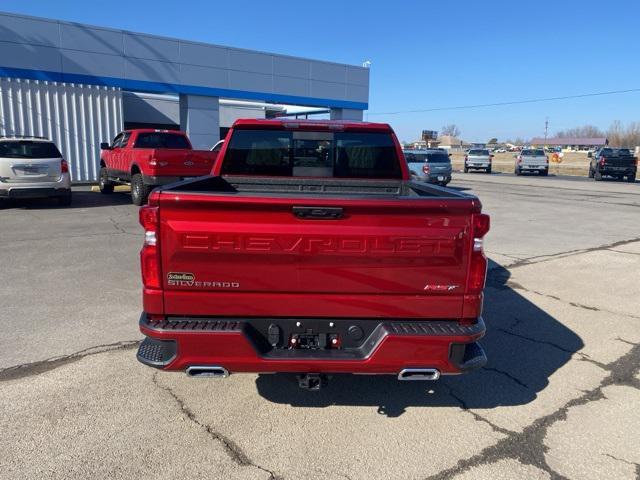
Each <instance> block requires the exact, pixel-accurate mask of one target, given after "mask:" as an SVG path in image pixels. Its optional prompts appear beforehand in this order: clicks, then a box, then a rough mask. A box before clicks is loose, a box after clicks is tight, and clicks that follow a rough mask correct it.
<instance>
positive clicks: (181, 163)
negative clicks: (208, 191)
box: [99, 129, 217, 205]
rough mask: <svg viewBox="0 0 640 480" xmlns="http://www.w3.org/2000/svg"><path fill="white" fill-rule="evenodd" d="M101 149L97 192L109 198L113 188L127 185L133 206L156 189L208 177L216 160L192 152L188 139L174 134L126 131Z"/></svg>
mask: <svg viewBox="0 0 640 480" xmlns="http://www.w3.org/2000/svg"><path fill="white" fill-rule="evenodd" d="M100 148H102V155H101V158H100V179H99V180H100V191H101V192H102V193H104V194H110V193H112V192H113V188H114V186H115V185H116V184H127V183H130V184H131V199H132V201H133V203H134V204H135V205H144V204H145V203H146V201H147V197H148V196H149V193H150V192H151V190H153V188H154V187H156V186H158V185H165V184H167V183H172V182H176V181H180V180H184V179H186V178H191V177H198V176H200V175H206V174H208V173H209V172H210V171H211V168H212V166H213V161H214V159H215V158H216V156H217V152H210V151H209V150H203V151H198V150H193V148H192V146H191V142H190V141H189V138H187V135H186V134H185V133H184V132H179V131H173V130H152V129H137V130H126V131H124V132H121V133H119V134H118V135H117V136H116V137H115V138H114V139H113V142H112V143H111V144H109V143H102V144H101V145H100Z"/></svg>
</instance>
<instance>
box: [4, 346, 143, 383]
mask: <svg viewBox="0 0 640 480" xmlns="http://www.w3.org/2000/svg"><path fill="white" fill-rule="evenodd" d="M139 344H140V340H124V341H121V342H115V343H108V344H104V345H96V346H93V347H89V348H85V349H83V350H80V351H78V352H74V353H70V354H69V355H63V356H57V357H51V358H48V359H45V360H39V361H37V362H30V363H22V364H20V365H13V366H11V367H7V368H3V369H2V370H0V382H7V381H9V380H17V379H21V378H25V377H31V376H34V375H40V374H42V373H45V372H48V371H50V370H54V369H56V368H59V367H62V366H64V365H68V364H70V363H74V362H77V361H79V360H82V359H83V358H85V357H89V356H91V355H97V354H99V353H105V352H112V351H115V350H129V349H133V348H136V347H137V346H138V345H139Z"/></svg>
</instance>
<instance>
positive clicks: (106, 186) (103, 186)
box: [98, 167, 113, 195]
mask: <svg viewBox="0 0 640 480" xmlns="http://www.w3.org/2000/svg"><path fill="white" fill-rule="evenodd" d="M98 187H99V188H100V193H104V194H105V195H108V194H110V193H113V183H111V182H110V181H109V176H108V175H107V169H106V168H105V167H101V168H100V178H99V181H98Z"/></svg>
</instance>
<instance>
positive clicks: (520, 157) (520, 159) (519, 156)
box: [518, 155, 522, 164]
mask: <svg viewBox="0 0 640 480" xmlns="http://www.w3.org/2000/svg"><path fill="white" fill-rule="evenodd" d="M521 163H522V156H521V155H518V164H521Z"/></svg>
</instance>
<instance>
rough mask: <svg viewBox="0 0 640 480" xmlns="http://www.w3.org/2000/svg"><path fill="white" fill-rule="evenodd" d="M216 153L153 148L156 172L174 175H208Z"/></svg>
mask: <svg viewBox="0 0 640 480" xmlns="http://www.w3.org/2000/svg"><path fill="white" fill-rule="evenodd" d="M216 155H217V154H216V153H214V152H209V151H206V150H182V149H155V150H151V158H153V159H155V161H156V166H155V168H156V169H157V172H158V173H157V174H158V175H162V176H175V177H199V176H201V175H208V174H209V172H211V168H212V167H213V161H214V159H215V157H216Z"/></svg>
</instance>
